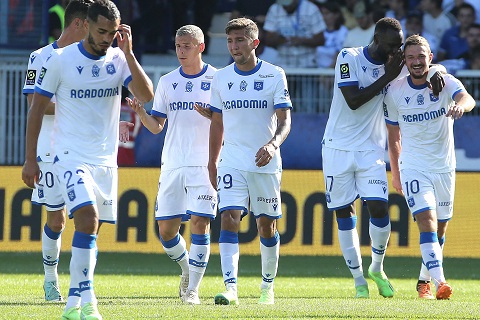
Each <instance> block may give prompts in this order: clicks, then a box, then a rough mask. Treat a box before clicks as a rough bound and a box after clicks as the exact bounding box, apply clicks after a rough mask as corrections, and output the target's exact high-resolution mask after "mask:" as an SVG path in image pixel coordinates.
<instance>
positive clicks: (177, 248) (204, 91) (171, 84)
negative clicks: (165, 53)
mask: <svg viewBox="0 0 480 320" xmlns="http://www.w3.org/2000/svg"><path fill="white" fill-rule="evenodd" d="M175 48H176V53H177V57H178V61H179V62H180V65H181V66H180V67H179V68H177V69H175V70H173V71H172V72H170V73H168V74H166V75H164V76H162V77H161V78H160V80H159V82H158V86H157V89H156V92H155V98H154V100H153V108H152V111H151V115H149V114H147V112H146V111H145V109H144V108H143V106H142V104H140V103H139V102H138V100H137V99H133V101H132V100H130V99H127V100H128V101H129V104H130V106H131V107H132V108H133V109H134V110H135V112H136V113H137V114H138V115H139V116H140V120H141V121H142V123H143V125H144V126H145V127H146V128H147V129H148V130H150V131H151V132H152V133H154V134H157V133H160V132H161V131H162V130H163V128H164V126H165V122H166V121H167V119H168V129H167V134H166V136H165V144H164V146H163V151H162V164H161V174H160V181H159V183H158V195H157V201H156V204H155V217H156V220H157V223H158V228H159V232H160V241H161V242H162V245H163V248H164V250H165V252H166V253H167V255H168V256H169V257H170V259H172V260H173V261H175V262H177V263H178V264H179V265H180V267H181V269H182V276H181V280H180V290H179V294H180V297H181V298H182V300H183V301H184V302H186V303H189V304H200V299H199V298H198V289H199V286H200V281H201V280H202V277H203V275H204V273H205V269H206V267H207V264H208V260H209V257H210V220H211V219H214V218H215V216H216V212H217V192H216V190H215V189H214V188H213V186H212V184H211V183H210V179H209V176H208V168H207V164H208V136H209V130H210V120H209V119H207V118H206V117H203V116H201V115H200V114H198V113H197V111H196V110H195V108H194V106H195V104H197V107H199V108H202V109H203V108H208V104H209V102H210V91H211V83H212V80H213V75H214V74H215V72H216V71H217V69H215V68H214V67H212V66H210V65H208V64H206V63H204V62H203V60H202V53H203V52H204V50H205V41H204V35H203V32H202V30H201V29H200V28H199V27H197V26H194V25H186V26H183V27H181V28H180V29H178V30H177V32H176V36H175ZM188 218H190V219H191V221H190V229H191V233H192V235H191V241H192V243H191V245H190V252H188V251H187V247H186V242H185V239H184V238H183V237H182V235H180V233H179V230H180V225H181V222H182V220H188Z"/></svg>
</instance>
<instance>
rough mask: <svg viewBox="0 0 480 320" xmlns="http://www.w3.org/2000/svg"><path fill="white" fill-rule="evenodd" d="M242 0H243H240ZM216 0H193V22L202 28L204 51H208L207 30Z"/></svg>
mask: <svg viewBox="0 0 480 320" xmlns="http://www.w3.org/2000/svg"><path fill="white" fill-rule="evenodd" d="M242 1H243V0H242ZM217 2H218V0H194V4H193V24H194V25H196V26H198V27H199V28H200V29H202V31H203V34H204V37H205V52H204V54H207V53H208V50H209V48H210V46H209V44H210V35H209V33H208V31H209V30H210V27H211V26H212V20H213V16H214V15H215V13H216V10H215V8H216V6H217ZM175 30H177V29H175Z"/></svg>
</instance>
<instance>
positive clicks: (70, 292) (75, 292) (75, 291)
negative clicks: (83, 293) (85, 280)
mask: <svg viewBox="0 0 480 320" xmlns="http://www.w3.org/2000/svg"><path fill="white" fill-rule="evenodd" d="M68 296H69V297H72V296H73V297H79V298H80V289H79V288H70V290H68Z"/></svg>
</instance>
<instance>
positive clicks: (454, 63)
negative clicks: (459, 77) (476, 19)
mask: <svg viewBox="0 0 480 320" xmlns="http://www.w3.org/2000/svg"><path fill="white" fill-rule="evenodd" d="M466 39H467V43H468V51H467V52H465V53H464V54H462V55H461V56H460V57H459V58H458V59H447V60H443V61H442V62H441V64H442V65H443V66H445V68H446V69H447V71H448V73H450V74H453V75H455V74H456V73H457V71H458V70H463V69H477V68H476V66H477V61H476V60H477V57H478V55H477V52H478V51H480V24H478V23H474V24H472V25H471V26H470V27H469V28H468V30H467V37H466ZM472 65H473V66H472Z"/></svg>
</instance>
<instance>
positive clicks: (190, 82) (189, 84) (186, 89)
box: [185, 81, 193, 92]
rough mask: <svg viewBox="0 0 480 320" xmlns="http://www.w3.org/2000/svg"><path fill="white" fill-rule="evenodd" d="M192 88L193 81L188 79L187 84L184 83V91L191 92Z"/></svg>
mask: <svg viewBox="0 0 480 320" xmlns="http://www.w3.org/2000/svg"><path fill="white" fill-rule="evenodd" d="M192 89H193V83H192V81H188V82H187V84H186V85H185V92H192Z"/></svg>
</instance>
